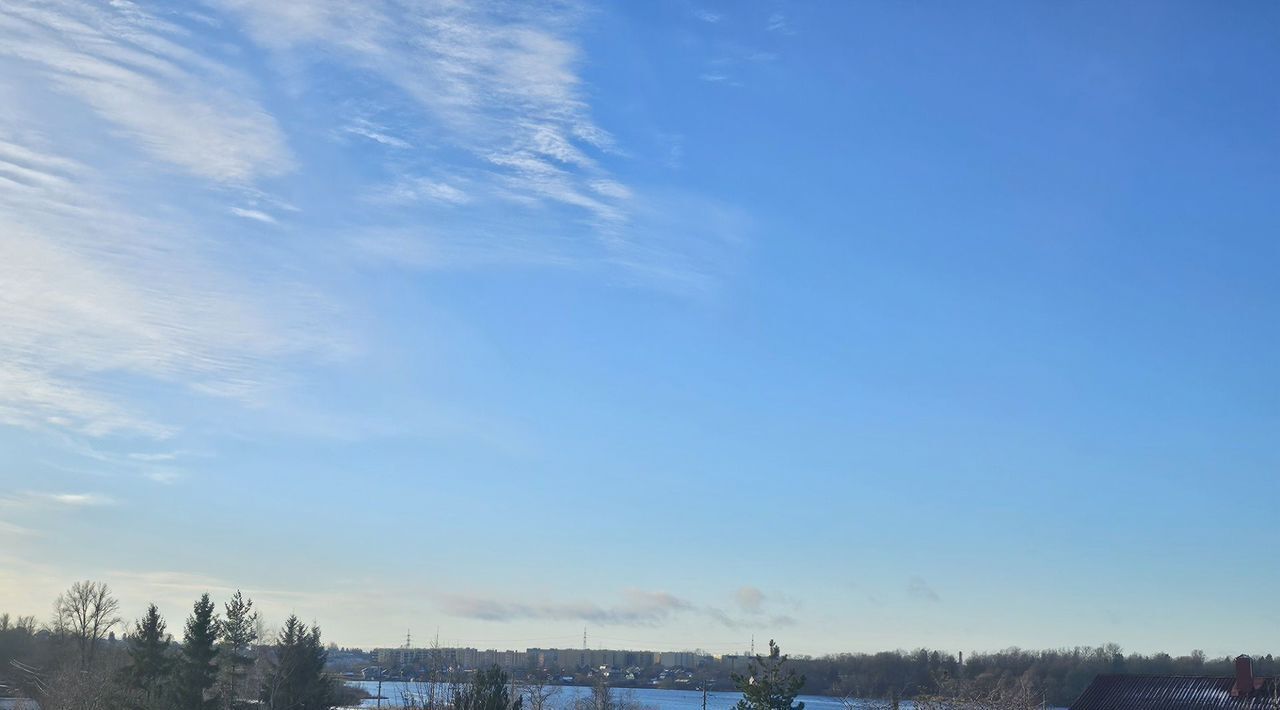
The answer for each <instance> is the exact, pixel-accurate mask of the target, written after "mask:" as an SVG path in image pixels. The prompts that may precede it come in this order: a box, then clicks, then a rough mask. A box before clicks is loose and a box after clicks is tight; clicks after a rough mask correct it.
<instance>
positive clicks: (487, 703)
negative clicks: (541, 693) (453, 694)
mask: <svg viewBox="0 0 1280 710" xmlns="http://www.w3.org/2000/svg"><path fill="white" fill-rule="evenodd" d="M509 680H510V679H509V678H507V674H506V673H504V672H503V671H502V669H501V668H499V667H497V666H494V667H492V668H490V669H489V670H487V671H486V670H481V671H476V674H475V676H474V677H472V679H471V683H470V684H469V685H468V686H467V687H465V688H463V689H462V690H461V691H460V692H459V693H458V698H457V701H456V702H455V703H454V707H455V708H457V710H520V708H521V707H523V705H524V698H516V699H515V702H512V700H511V689H510V684H509Z"/></svg>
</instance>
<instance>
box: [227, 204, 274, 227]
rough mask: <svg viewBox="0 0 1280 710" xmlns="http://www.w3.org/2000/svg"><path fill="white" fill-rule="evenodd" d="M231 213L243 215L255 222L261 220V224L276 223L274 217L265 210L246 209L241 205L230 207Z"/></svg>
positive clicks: (238, 215)
mask: <svg viewBox="0 0 1280 710" xmlns="http://www.w3.org/2000/svg"><path fill="white" fill-rule="evenodd" d="M231 214H233V215H235V216H237V217H244V218H245V219H251V220H253V221H255V222H262V223H263V224H276V223H277V222H276V218H275V217H272V216H271V215H269V214H267V213H266V212H263V211H262V210H253V209H246V208H243V207H232V208H231Z"/></svg>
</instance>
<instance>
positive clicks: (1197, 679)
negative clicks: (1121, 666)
mask: <svg viewBox="0 0 1280 710" xmlns="http://www.w3.org/2000/svg"><path fill="white" fill-rule="evenodd" d="M1259 680H1260V681H1262V682H1261V683H1260V684H1259V687H1258V689H1257V690H1255V691H1254V692H1253V693H1252V694H1251V695H1250V696H1249V697H1247V698H1236V697H1232V695H1231V689H1232V687H1234V686H1235V682H1236V679H1235V678H1234V677H1230V676H1224V677H1217V676H1168V675H1100V676H1098V677H1096V678H1094V679H1093V682H1092V683H1090V684H1089V687H1088V688H1086V689H1085V691H1084V693H1082V694H1081V695H1080V697H1079V698H1077V699H1076V701H1075V702H1074V703H1072V704H1071V710H1157V708H1158V709H1159V710H1213V709H1214V708H1224V709H1230V710H1262V709H1263V708H1267V709H1268V710H1275V709H1276V708H1280V687H1278V686H1277V683H1276V679H1275V678H1260V679H1259Z"/></svg>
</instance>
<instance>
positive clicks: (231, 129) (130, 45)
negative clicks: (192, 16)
mask: <svg viewBox="0 0 1280 710" xmlns="http://www.w3.org/2000/svg"><path fill="white" fill-rule="evenodd" d="M0 34H2V35H3V36H4V41H3V42H0V55H7V56H8V57H10V58H12V59H15V60H19V61H21V62H24V63H27V64H29V65H31V66H34V67H35V68H36V71H38V72H39V74H40V75H41V76H43V77H44V79H45V80H47V81H48V82H49V83H50V85H51V86H53V87H55V88H57V89H58V90H60V91H62V92H65V93H67V94H69V95H71V96H73V97H75V98H77V99H79V100H81V101H83V102H84V103H85V104H86V105H88V106H89V107H90V108H91V109H92V110H93V111H95V112H96V113H97V114H98V115H99V116H101V117H102V118H104V119H106V120H107V121H110V122H111V123H113V124H115V125H116V127H117V128H118V129H119V130H120V131H122V133H123V134H124V135H127V136H128V137H129V138H131V139H132V140H133V141H134V142H135V143H136V144H137V145H138V146H140V147H141V148H142V149H143V150H145V151H146V152H147V153H149V154H151V155H152V156H154V157H155V158H158V159H160V160H162V161H165V162H167V163H169V164H172V165H174V166H177V167H179V168H181V169H183V170H185V171H187V172H190V173H192V174H195V175H198V176H201V177H206V178H211V179H214V180H218V181H222V182H228V183H246V182H249V181H251V180H252V179H254V178H255V177H257V176H260V175H278V174H280V173H282V172H284V171H286V170H288V169H289V168H290V167H291V165H292V159H291V157H290V155H289V151H288V149H287V147H286V146H285V144H284V137H283V134H282V133H281V131H280V129H279V128H278V126H277V125H276V123H275V121H274V119H272V118H271V116H270V115H268V114H267V113H266V112H265V111H264V110H263V109H262V108H261V107H260V106H258V105H257V104H256V103H255V102H254V101H252V100H250V99H248V98H246V97H245V96H244V95H243V94H241V93H233V92H230V91H226V90H224V89H221V88H214V87H219V86H222V84H223V82H222V81H219V82H216V83H215V82H211V81H210V80H209V79H210V78H211V75H212V78H216V79H223V78H224V77H225V75H226V74H229V73H230V70H228V69H226V68H225V67H223V66H220V65H218V64H216V63H211V62H210V61H209V60H207V59H205V58H203V57H201V56H199V55H196V54H193V53H192V52H191V51H189V50H187V49H185V48H184V47H183V44H182V43H183V41H184V39H185V38H184V37H183V36H182V35H183V33H182V32H181V30H180V29H178V28H177V27H175V26H173V25H170V24H167V23H164V22H161V21H158V20H156V19H155V18H153V17H151V16H149V15H147V14H146V13H144V12H143V11H141V10H140V9H138V7H137V6H136V5H132V4H130V5H127V6H122V7H115V8H107V7H103V6H95V5H90V4H86V3H78V2H66V1H64V2H38V3H29V2H26V1H25V0H12V1H11V2H6V3H4V5H3V6H0Z"/></svg>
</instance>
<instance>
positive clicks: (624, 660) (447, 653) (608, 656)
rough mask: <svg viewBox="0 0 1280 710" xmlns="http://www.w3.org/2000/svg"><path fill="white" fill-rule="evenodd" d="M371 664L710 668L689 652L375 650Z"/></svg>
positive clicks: (576, 668)
mask: <svg viewBox="0 0 1280 710" xmlns="http://www.w3.org/2000/svg"><path fill="white" fill-rule="evenodd" d="M370 655H371V656H372V657H373V659H374V662H376V663H377V664H378V665H379V666H383V667H385V668H437V669H457V670H474V669H477V668H489V667H490V666H499V667H501V668H507V669H513V668H542V669H546V670H560V671H570V672H576V671H580V670H587V669H591V670H596V669H600V668H604V669H610V670H611V669H618V670H622V669H626V668H649V667H651V666H661V667H663V668H687V669H693V668H698V667H700V666H705V665H710V664H711V663H713V662H714V659H713V658H712V657H711V656H708V655H705V654H700V653H694V652H691V651H664V652H661V653H656V652H654V651H628V650H621V649H603V648H593V649H581V648H530V649H527V650H525V651H498V650H495V649H488V650H485V651H481V650H478V649H475V648H469V647H459V648H453V647H450V648H375V649H373V650H372V651H370Z"/></svg>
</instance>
